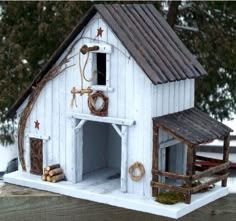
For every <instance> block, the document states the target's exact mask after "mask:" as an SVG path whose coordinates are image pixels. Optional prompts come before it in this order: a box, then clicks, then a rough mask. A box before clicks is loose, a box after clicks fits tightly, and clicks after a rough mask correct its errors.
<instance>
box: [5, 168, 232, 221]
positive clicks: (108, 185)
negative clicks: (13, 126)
mask: <svg viewBox="0 0 236 221" xmlns="http://www.w3.org/2000/svg"><path fill="white" fill-rule="evenodd" d="M99 172H100V173H102V174H106V176H107V175H108V172H104V171H97V173H99ZM112 174H113V173H112ZM96 176H97V179H94V177H96ZM91 177H93V178H91ZM99 177H100V178H99ZM106 180H107V179H106ZM4 181H5V182H8V183H14V184H18V185H21V186H27V187H31V188H35V189H41V190H46V191H50V192H54V193H60V194H63V195H67V196H71V197H75V198H80V199H85V200H90V201H94V202H98V203H103V204H108V205H112V206H117V207H123V208H127V209H131V210H136V211H141V212H145V213H150V214H155V215H161V216H166V217H171V218H179V217H182V216H184V215H186V214H188V213H190V212H192V211H193V210H195V209H197V208H199V207H202V206H204V205H206V204H208V203H210V202H212V201H214V200H216V199H218V198H221V197H223V196H225V195H227V194H228V188H222V187H220V186H216V187H215V188H214V189H212V190H210V191H208V192H206V193H198V194H194V195H193V196H192V203H191V204H190V205H187V204H184V203H177V204H175V205H164V204H160V203H157V202H155V201H154V199H153V198H150V197H149V198H148V197H143V196H137V195H133V194H127V193H126V194H124V193H121V192H120V189H119V186H120V184H119V178H117V179H109V180H107V181H106V182H105V183H104V178H102V177H101V175H99V174H90V176H89V175H88V177H87V179H85V180H84V181H83V182H81V183H79V184H72V183H70V182H68V181H61V182H58V183H49V182H43V181H42V180H41V178H40V176H36V175H32V174H28V173H26V172H19V171H17V172H13V173H11V174H7V175H5V176H4ZM117 181H118V182H117Z"/></svg>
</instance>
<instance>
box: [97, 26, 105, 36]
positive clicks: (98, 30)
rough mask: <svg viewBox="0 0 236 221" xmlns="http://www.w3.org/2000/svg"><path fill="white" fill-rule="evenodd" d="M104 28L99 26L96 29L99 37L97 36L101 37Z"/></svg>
mask: <svg viewBox="0 0 236 221" xmlns="http://www.w3.org/2000/svg"><path fill="white" fill-rule="evenodd" d="M103 31H104V30H102V28H101V27H100V28H98V29H97V37H99V36H101V37H102V32H103Z"/></svg>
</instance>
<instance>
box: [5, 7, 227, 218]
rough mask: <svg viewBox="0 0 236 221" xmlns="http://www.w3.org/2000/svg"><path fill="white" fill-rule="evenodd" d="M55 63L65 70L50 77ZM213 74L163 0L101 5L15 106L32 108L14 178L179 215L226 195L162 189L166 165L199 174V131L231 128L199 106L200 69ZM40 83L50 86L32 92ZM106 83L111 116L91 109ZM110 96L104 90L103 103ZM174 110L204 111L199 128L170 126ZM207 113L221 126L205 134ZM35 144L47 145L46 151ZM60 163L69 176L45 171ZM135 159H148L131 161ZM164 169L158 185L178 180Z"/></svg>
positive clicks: (55, 70) (19, 111)
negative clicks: (161, 7) (180, 194)
mask: <svg viewBox="0 0 236 221" xmlns="http://www.w3.org/2000/svg"><path fill="white" fill-rule="evenodd" d="M83 46H84V47H83ZM82 47H83V49H84V50H85V52H84V53H85V54H82V53H81V48H82ZM50 72H51V73H52V74H55V73H56V75H55V77H52V78H51V79H50V80H45V79H46V77H48V76H49V74H50ZM204 75H206V71H205V70H204V69H203V67H202V66H201V65H200V64H199V62H198V61H197V60H196V58H195V57H194V55H192V54H191V53H190V52H189V51H188V49H187V48H186V47H185V46H184V45H183V43H182V42H181V41H180V39H179V38H178V37H177V35H176V34H175V33H174V31H173V30H172V29H171V28H170V27H169V26H168V24H167V22H166V21H165V20H164V18H162V16H161V15H160V14H159V12H158V11H157V10H156V9H155V7H154V6H153V5H150V4H143V5H142V4H131V5H102V4H99V5H94V6H93V7H92V8H91V9H90V10H89V11H88V12H87V14H86V15H85V16H84V17H83V19H82V20H81V21H80V22H79V24H78V25H77V26H76V27H75V28H74V29H73V31H72V32H71V34H70V35H69V36H68V37H67V38H66V39H65V40H64V41H63V43H62V44H61V45H60V47H59V48H58V49H57V51H56V52H55V53H54V54H53V55H52V57H51V58H50V59H49V61H48V63H47V64H46V65H45V66H44V68H43V69H42V70H41V72H40V73H39V74H38V76H37V77H36V78H35V79H34V81H33V82H32V84H31V85H30V87H29V88H28V89H27V90H26V91H25V92H24V93H23V94H22V95H21V96H20V97H19V99H18V100H17V101H16V103H15V104H14V105H13V107H12V108H11V110H10V111H9V115H10V116H14V115H15V114H16V116H17V119H18V120H19V122H20V123H21V118H22V113H23V112H24V111H25V110H26V109H27V108H28V112H27V113H29V116H27V117H26V118H27V119H26V124H25V126H24V125H23V126H24V127H23V136H21V134H20V133H18V139H19V138H20V139H19V140H20V141H22V140H23V150H21V149H19V159H20V162H21V164H20V165H19V171H18V172H15V173H12V174H9V175H6V176H5V182H10V183H15V184H19V185H24V186H29V187H33V188H37V189H43V190H48V191H52V192H58V193H62V194H65V195H69V196H73V197H78V198H82V199H87V200H92V201H96V202H102V203H107V204H111V205H115V206H120V207H125V208H129V209H135V210H140V211H144V212H149V213H153V214H159V215H163V216H169V217H173V218H178V217H180V216H183V215H185V214H186V213H189V212H190V211H192V210H194V209H196V208H198V207H200V206H202V205H205V204H207V203H209V202H211V201H213V200H215V199H217V198H219V197H222V196H224V195H226V194H227V188H223V187H217V188H215V189H214V190H212V191H210V192H209V193H208V192H207V193H205V194H202V195H200V196H198V194H196V195H194V196H193V197H192V200H191V207H189V205H188V204H184V203H180V204H177V206H172V207H170V206H168V207H166V206H165V205H162V204H160V203H157V202H155V201H154V198H153V197H152V195H153V196H154V192H155V190H154V189H155V188H157V187H155V183H154V181H156V182H157V181H158V176H157V175H156V178H154V176H155V174H154V173H156V172H157V169H158V170H159V171H169V173H172V174H185V175H183V176H187V175H188V176H190V175H191V173H190V171H189V170H188V168H187V167H186V165H189V164H191V163H192V164H191V165H193V162H194V161H191V159H189V158H188V157H187V152H188V153H189V152H190V151H189V150H190V148H187V146H188V147H189V146H190V144H191V145H192V146H193V145H194V144H195V143H194V142H192V140H193V139H194V138H196V140H197V143H201V142H204V141H206V140H209V139H213V138H214V139H215V138H218V137H224V136H225V137H226V138H227V135H228V134H229V132H230V128H228V127H226V126H224V125H222V124H220V123H218V122H216V121H215V120H213V119H211V118H210V117H207V120H206V119H203V117H201V112H200V111H199V110H196V109H195V108H193V107H194V81H195V80H194V79H195V78H196V77H201V76H204ZM92 77H93V79H92V80H91V81H88V80H89V79H91V78H92ZM44 80H45V81H44ZM41 82H44V84H43V86H42V84H41ZM41 86H42V87H41ZM38 88H40V89H39V90H38V91H39V92H40V93H39V95H38V96H37V99H35V100H33V102H32V99H31V98H32V97H33V96H32V94H34V93H35V94H36V92H35V91H37V89H38ZM81 89H82V90H81ZM86 91H87V92H89V93H86ZM97 91H99V93H100V94H102V95H103V96H104V97H105V99H108V103H107V104H108V106H107V110H105V112H106V113H105V114H100V115H102V116H98V115H99V114H98V115H96V114H94V113H91V109H90V108H89V106H88V97H89V96H90V95H91V94H93V93H96V92H97ZM79 92H82V94H81V95H80V94H79ZM83 92H85V93H83ZM72 97H73V100H72V101H73V102H72V103H73V107H72V106H71V99H72ZM100 100H101V99H97V100H96V99H95V100H94V104H93V105H94V108H95V109H96V110H97V109H99V107H98V106H99V102H100ZM30 101H31V104H30V105H29V103H30ZM27 105H28V106H27ZM100 105H101V104H100ZM29 107H30V108H31V107H32V110H31V109H30V108H29ZM29 109H30V111H29ZM172 113H177V114H179V115H181V114H182V115H183V116H185V113H187V115H186V116H187V117H186V118H184V117H183V118H184V119H188V121H191V118H194V116H195V115H194V114H193V113H195V114H197V115H200V117H199V118H200V120H198V121H197V122H199V125H198V123H196V122H193V123H191V122H190V123H189V124H190V125H194V124H195V123H196V124H197V126H196V127H195V129H196V128H197V129H196V131H195V130H194V128H191V127H190V128H188V127H187V128H184V126H185V123H183V125H182V124H181V123H180V124H179V125H180V131H181V130H183V131H184V130H185V132H183V131H182V132H183V134H184V133H186V132H187V135H186V134H184V135H183V136H182V135H180V134H178V131H177V132H176V131H175V129H176V128H177V130H178V127H174V129H173V127H171V125H167V126H166V125H165V122H167V121H168V117H173V115H171V114H172ZM179 115H178V116H179ZM182 115H181V116H182ZM188 115H189V117H188ZM24 116H25V115H24ZM161 116H164V118H163V119H162V118H160V117H161ZM202 116H205V114H203V115H202ZM165 117H167V119H165ZM177 118H178V119H180V120H181V119H182V118H181V117H177ZM208 118H209V121H208ZM162 120H163V122H164V123H163V122H162ZM210 121H211V122H210ZM173 122H174V121H173ZM202 122H204V123H205V124H206V129H208V127H207V126H209V125H213V124H216V125H217V129H218V130H219V131H218V133H217V132H216V133H214V132H213V133H210V132H209V133H207V132H206V135H203V132H204V131H206V130H205V129H204V125H203V124H201V123H202ZM167 123H168V122H167ZM170 124H171V123H170ZM19 126H22V125H21V124H20V125H19ZM175 126H176V125H175ZM213 127H214V126H213ZM157 128H158V129H159V133H157V132H156V129H157ZM191 129H192V130H193V132H191V131H190V130H191ZM201 131H203V132H201ZM197 132H199V134H200V135H199V134H197ZM189 133H192V134H193V139H192V140H191V139H188V137H187V136H189ZM157 134H158V135H157ZM196 134H197V135H196ZM185 135H186V136H185ZM194 136H195V137H194ZM19 140H18V142H19V145H20V141H19ZM225 140H226V141H227V139H225ZM33 145H36V147H37V148H38V149H37V150H36V152H37V153H35V154H36V155H37V154H38V155H37V156H36V157H35V156H34V155H32V152H34V151H35V147H33ZM157 146H158V147H159V148H157ZM226 146H227V145H226ZM166 147H170V148H168V151H166ZM187 150H188V151H187ZM225 156H227V154H226V155H225ZM36 161H37V163H36ZM135 162H138V163H137V164H135ZM58 163H59V164H60V165H61V168H63V170H64V173H65V176H66V181H61V182H58V183H48V182H44V181H41V178H40V176H39V175H41V174H42V173H43V168H44V167H45V166H47V165H52V164H58ZM224 163H227V157H226V158H224ZM36 164H37V166H39V167H37V166H36V167H35V165H36ZM132 165H136V166H137V165H141V166H143V167H140V168H136V169H134V171H131V169H132V167H131V166H132ZM130 167H131V168H130ZM129 168H130V173H131V174H129ZM134 168H135V167H134ZM225 168H226V166H225V167H224V169H225ZM142 169H143V170H142ZM139 170H140V171H139ZM186 170H187V172H186ZM139 173H141V174H139ZM35 174H36V175H35ZM158 174H159V175H161V174H160V173H158ZM139 175H141V176H139ZM162 175H163V174H162ZM165 175H166V176H165ZM167 175H168V174H164V177H168V176H167ZM132 176H133V177H132ZM164 177H161V176H159V182H157V183H159V184H157V185H159V186H158V188H159V187H161V186H160V185H161V184H160V183H165V182H167V183H168V180H169V179H165V178H164ZM132 178H133V179H132ZM135 178H138V179H137V180H135ZM221 178H222V177H221ZM223 178H224V180H225V179H226V177H223ZM223 178H222V179H223ZM186 180H187V178H186ZM151 181H152V184H151V185H150V182H151ZM218 181H219V180H218ZM176 183H177V185H178V184H179V182H176ZM176 183H175V184H176ZM181 183H183V182H181ZM189 185H190V184H189ZM190 186H191V185H190ZM156 190H157V189H156ZM190 198H191V195H190ZM187 203H190V201H189V202H187Z"/></svg>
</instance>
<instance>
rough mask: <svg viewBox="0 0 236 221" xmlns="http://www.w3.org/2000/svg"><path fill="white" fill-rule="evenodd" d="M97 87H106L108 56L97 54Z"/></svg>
mask: <svg viewBox="0 0 236 221" xmlns="http://www.w3.org/2000/svg"><path fill="white" fill-rule="evenodd" d="M97 85H106V54H105V53H97Z"/></svg>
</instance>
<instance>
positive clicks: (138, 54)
mask: <svg viewBox="0 0 236 221" xmlns="http://www.w3.org/2000/svg"><path fill="white" fill-rule="evenodd" d="M96 8H97V9H98V11H99V12H100V14H101V16H102V17H103V19H104V20H105V21H106V22H107V23H108V25H109V26H110V27H111V28H112V30H113V31H114V33H115V34H116V35H117V37H118V38H119V39H120V40H121V42H122V43H123V44H124V45H125V46H126V47H127V50H128V51H129V53H130V54H131V55H132V56H133V57H135V58H137V59H136V62H137V63H138V64H139V65H140V67H141V68H142V69H143V70H144V72H145V73H146V74H147V75H148V76H149V78H150V79H151V80H152V81H153V82H154V83H160V82H162V81H163V79H160V77H159V76H157V74H156V72H155V71H154V70H153V69H152V68H151V64H149V63H148V61H149V59H145V55H146V53H145V50H143V49H142V48H140V47H138V45H136V44H135V42H133V41H132V37H131V36H130V35H127V31H128V32H129V30H127V29H126V27H125V24H123V23H117V20H119V18H118V17H117V16H116V12H114V10H112V9H111V6H110V7H109V8H108V7H107V6H103V5H96ZM114 17H115V18H116V19H115V18H114ZM154 79H155V80H154ZM165 81H167V79H165Z"/></svg>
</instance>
